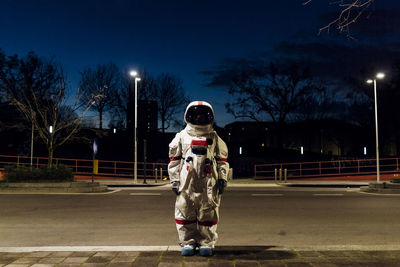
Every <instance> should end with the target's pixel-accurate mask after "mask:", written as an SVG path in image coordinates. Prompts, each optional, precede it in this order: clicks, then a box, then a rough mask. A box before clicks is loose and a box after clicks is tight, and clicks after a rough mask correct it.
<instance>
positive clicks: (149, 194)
mask: <svg viewBox="0 0 400 267" xmlns="http://www.w3.org/2000/svg"><path fill="white" fill-rule="evenodd" d="M129 195H131V196H161V193H130V194H129Z"/></svg>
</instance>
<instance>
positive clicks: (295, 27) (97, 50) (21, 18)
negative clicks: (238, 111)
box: [0, 0, 400, 126]
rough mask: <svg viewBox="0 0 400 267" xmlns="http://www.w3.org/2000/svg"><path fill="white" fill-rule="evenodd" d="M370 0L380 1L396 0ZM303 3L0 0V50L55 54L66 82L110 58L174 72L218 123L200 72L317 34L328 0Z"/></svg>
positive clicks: (224, 117)
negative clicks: (212, 113) (208, 106)
mask: <svg viewBox="0 0 400 267" xmlns="http://www.w3.org/2000/svg"><path fill="white" fill-rule="evenodd" d="M376 1H377V2H379V4H380V5H383V7H387V6H390V7H391V6H392V5H394V4H393V3H390V2H397V1H389V0H386V1H382V0H376ZM303 2H304V1H303V0H279V1H278V0H276V1H268V0H247V1H232V0H231V1H225V0H223V1H222V0H221V1H218V0H214V1H208V0H207V1H188V0H182V1H167V0H158V1H155V0H142V1H128V0H109V1H101V0H97V1H93V0H80V1H75V0H34V1H32V0H1V1H0V49H2V50H3V51H4V52H5V53H6V54H7V55H10V54H14V53H16V54H19V55H25V54H26V53H27V52H28V51H30V50H33V51H35V52H36V53H37V54H39V55H40V56H45V57H55V58H56V59H57V61H59V62H60V63H61V64H62V65H63V66H64V69H65V71H66V73H67V75H68V78H69V80H70V81H71V87H72V88H75V87H76V86H77V83H78V81H79V72H80V71H82V70H83V69H84V68H85V67H88V66H94V65H96V64H101V63H107V62H109V61H113V62H115V63H116V64H117V65H118V66H119V67H120V68H121V69H129V68H145V69H146V70H148V72H149V73H150V74H152V75H158V74H160V73H161V72H170V73H173V74H176V75H178V76H180V77H181V78H182V79H183V83H184V87H185V89H186V91H187V93H188V95H189V96H190V97H191V99H193V100H195V99H201V100H206V101H209V102H210V103H211V104H212V105H213V106H214V108H215V110H216V119H217V123H218V124H219V125H221V126H223V125H225V124H226V123H228V122H230V121H232V120H233V117H231V116H230V115H228V114H226V111H225V108H224V104H225V103H226V102H227V100H228V99H227V97H228V96H227V94H226V93H225V92H223V91H221V90H220V89H214V88H206V87H204V84H205V83H206V80H205V79H206V77H205V76H203V75H202V74H200V72H202V71H204V70H208V69H210V68H212V67H213V66H215V65H216V64H218V62H220V60H222V59H223V58H227V57H242V56H247V55H250V54H254V53H262V52H265V51H269V50H271V49H272V47H274V46H276V45H278V44H279V43H280V42H282V41H285V40H292V39H293V38H298V37H299V36H302V37H308V38H315V37H316V34H317V32H318V28H319V27H320V26H323V25H324V24H326V23H327V22H328V19H326V21H324V19H321V16H322V18H324V14H326V13H327V12H328V11H329V10H328V7H329V1H321V0H318V1H313V2H312V3H311V4H309V5H308V6H303V5H302V3H303ZM321 2H323V3H321ZM385 2H386V4H385ZM398 2H400V1H398ZM389 3H390V4H389ZM395 5H397V6H399V4H395ZM317 38H318V37H317Z"/></svg>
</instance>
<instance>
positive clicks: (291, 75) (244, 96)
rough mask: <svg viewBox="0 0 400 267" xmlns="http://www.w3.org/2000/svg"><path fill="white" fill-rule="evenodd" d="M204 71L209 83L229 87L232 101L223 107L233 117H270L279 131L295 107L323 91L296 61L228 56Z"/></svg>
mask: <svg viewBox="0 0 400 267" xmlns="http://www.w3.org/2000/svg"><path fill="white" fill-rule="evenodd" d="M205 74H208V75H211V82H210V83H209V86H219V87H225V88H228V92H229V93H230V94H231V95H232V97H233V102H232V103H227V104H226V108H227V111H228V112H229V113H231V114H232V115H234V116H235V118H245V119H251V120H255V121H268V120H272V121H273V122H275V123H276V127H277V130H278V131H281V130H282V129H283V124H284V123H285V122H286V121H287V120H288V119H289V117H290V116H295V115H298V112H299V108H298V107H301V106H302V105H304V104H305V103H306V102H307V101H308V100H309V99H310V98H311V97H315V96H316V95H317V94H319V93H320V92H321V91H322V88H321V86H320V85H319V84H317V83H315V82H314V80H313V79H312V77H311V75H310V72H309V71H308V69H307V68H306V67H303V66H300V65H298V64H297V63H295V62H292V63H285V64H284V65H282V66H279V65H278V64H274V63H267V62H265V61H263V60H248V59H240V60H227V61H225V62H224V64H222V65H221V66H219V68H218V69H217V70H213V71H209V72H205ZM279 136H280V134H279ZM278 143H279V144H278V146H281V145H282V144H281V140H278Z"/></svg>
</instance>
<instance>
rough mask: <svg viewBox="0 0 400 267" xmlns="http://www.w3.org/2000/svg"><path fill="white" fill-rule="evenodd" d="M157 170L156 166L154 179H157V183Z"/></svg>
mask: <svg viewBox="0 0 400 267" xmlns="http://www.w3.org/2000/svg"><path fill="white" fill-rule="evenodd" d="M157 171H158V170H157V168H155V169H154V174H155V175H154V180H155V182H156V183H157V175H158V173H157Z"/></svg>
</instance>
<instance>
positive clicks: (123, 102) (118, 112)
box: [111, 70, 157, 130]
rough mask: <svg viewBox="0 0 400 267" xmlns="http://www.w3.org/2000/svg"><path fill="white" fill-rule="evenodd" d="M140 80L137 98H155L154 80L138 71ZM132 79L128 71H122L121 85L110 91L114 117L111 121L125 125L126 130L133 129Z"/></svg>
mask: <svg viewBox="0 0 400 267" xmlns="http://www.w3.org/2000/svg"><path fill="white" fill-rule="evenodd" d="M138 76H139V77H140V82H139V83H138V100H155V98H156V88H157V86H156V81H155V79H154V78H153V77H152V76H151V75H150V74H149V73H148V72H147V71H146V70H141V71H140V72H139V75H138ZM134 90H135V88H134V79H133V78H132V77H131V76H130V75H129V73H128V71H124V72H123V75H122V80H121V86H120V87H119V88H118V90H115V91H113V92H112V95H111V96H112V99H113V100H112V103H113V108H112V113H113V117H114V118H115V119H116V120H115V121H114V122H113V123H114V124H117V125H125V126H126V128H128V130H129V129H130V130H132V129H133V117H134V115H135V114H134V105H135V102H134V101H135V95H134V93H135V92H134Z"/></svg>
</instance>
